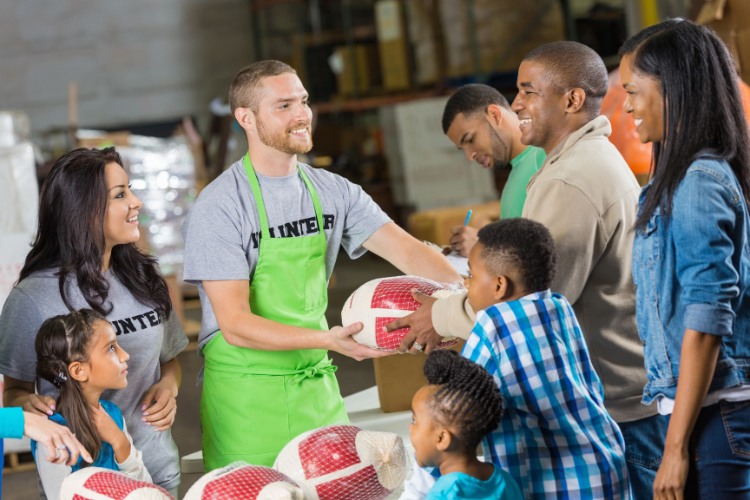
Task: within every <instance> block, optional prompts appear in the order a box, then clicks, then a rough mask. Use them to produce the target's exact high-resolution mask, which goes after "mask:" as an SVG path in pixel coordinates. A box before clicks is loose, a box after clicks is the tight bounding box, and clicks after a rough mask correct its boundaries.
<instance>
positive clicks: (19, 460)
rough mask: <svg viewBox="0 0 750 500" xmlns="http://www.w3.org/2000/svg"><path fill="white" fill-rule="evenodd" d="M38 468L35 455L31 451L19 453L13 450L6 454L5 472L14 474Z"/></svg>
mask: <svg viewBox="0 0 750 500" xmlns="http://www.w3.org/2000/svg"><path fill="white" fill-rule="evenodd" d="M34 469H36V464H35V463H34V457H33V456H32V455H31V452H26V453H19V452H15V451H12V452H10V453H6V454H5V467H3V474H13V473H14V472H26V471H29V470H34Z"/></svg>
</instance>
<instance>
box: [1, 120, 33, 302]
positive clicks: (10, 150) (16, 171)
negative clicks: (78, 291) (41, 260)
mask: <svg viewBox="0 0 750 500" xmlns="http://www.w3.org/2000/svg"><path fill="white" fill-rule="evenodd" d="M28 137H29V119H28V117H27V116H26V115H25V114H23V113H20V112H18V111H0V200H3V209H2V210H0V307H2V304H3V303H4V302H5V299H6V298H7V296H8V293H10V289H11V288H12V286H13V283H15V281H16V280H17V279H18V274H19V272H20V271H21V267H22V266H23V262H24V260H25V258H26V254H27V253H28V252H29V244H30V243H31V241H32V239H33V238H34V233H35V232H36V224H37V209H38V205H39V187H38V184H37V180H36V163H35V161H34V148H33V146H32V144H31V142H29V140H28Z"/></svg>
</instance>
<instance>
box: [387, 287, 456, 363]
mask: <svg viewBox="0 0 750 500" xmlns="http://www.w3.org/2000/svg"><path fill="white" fill-rule="evenodd" d="M411 296H412V297H414V300H416V301H417V302H419V303H420V304H422V306H421V307H420V308H419V309H417V310H416V311H414V312H413V313H411V314H409V315H408V316H404V317H403V318H400V319H397V320H396V321H393V322H391V323H388V324H387V325H385V329H386V331H388V332H392V331H394V330H398V329H400V328H410V330H409V332H408V333H407V334H406V337H404V340H402V341H401V345H400V346H398V352H400V353H405V352H407V351H408V352H410V353H412V354H416V353H418V352H420V351H422V352H424V353H425V354H430V353H431V352H432V351H433V350H434V349H435V346H437V345H438V344H439V343H440V342H441V341H442V340H443V337H441V336H440V334H439V333H438V332H436V331H435V328H433V326H432V305H433V304H434V303H435V301H436V300H437V299H434V298H432V297H430V296H429V295H426V294H424V293H422V292H420V291H419V290H417V289H416V288H412V290H411ZM415 342H417V343H418V344H419V345H421V346H422V349H421V350H420V349H417V348H416V347H414V343H415Z"/></svg>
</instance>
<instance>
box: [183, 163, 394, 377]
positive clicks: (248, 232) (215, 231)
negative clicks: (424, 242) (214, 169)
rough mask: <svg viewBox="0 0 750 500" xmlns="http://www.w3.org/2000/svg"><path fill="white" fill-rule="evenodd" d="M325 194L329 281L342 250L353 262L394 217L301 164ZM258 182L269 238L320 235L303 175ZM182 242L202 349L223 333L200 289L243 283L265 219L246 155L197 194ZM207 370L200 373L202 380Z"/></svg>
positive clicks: (345, 184) (338, 180) (352, 187)
mask: <svg viewBox="0 0 750 500" xmlns="http://www.w3.org/2000/svg"><path fill="white" fill-rule="evenodd" d="M299 166H300V167H301V168H302V169H304V171H305V174H307V177H308V178H309V179H310V182H311V183H312V185H313V187H314V188H315V192H316V193H317V194H318V198H320V204H321V206H322V209H323V230H324V232H325V235H326V243H327V245H328V247H327V248H326V278H330V277H331V273H332V272H333V266H334V264H335V263H336V256H337V255H338V252H339V247H343V248H344V250H346V252H347V253H348V254H349V256H350V257H352V258H353V259H356V258H357V257H360V256H362V255H363V254H364V253H365V252H366V250H365V249H364V248H363V247H362V244H363V243H364V242H365V240H367V238H369V237H370V236H372V233H374V232H375V231H377V230H378V229H379V228H380V227H382V226H383V225H384V224H386V223H388V222H390V221H391V219H390V218H389V217H388V216H387V215H386V214H385V212H383V210H381V209H380V207H379V206H378V205H377V204H376V203H375V202H374V201H372V198H370V196H369V195H368V194H367V193H365V192H364V191H363V190H362V188H361V187H359V186H357V185H356V184H352V183H351V182H349V181H347V180H346V179H344V178H343V177H341V176H339V175H336V174H333V173H331V172H328V171H326V170H322V169H316V168H313V167H310V166H309V165H305V164H300V165H299ZM258 184H260V192H261V196H262V197H263V203H264V205H265V207H266V214H267V216H268V225H269V232H270V233H271V237H272V238H279V237H281V238H289V237H298V236H307V235H311V234H317V233H319V232H320V228H319V227H318V221H317V220H316V218H315V207H314V206H313V202H312V197H311V196H310V194H309V191H308V189H307V186H306V185H305V182H304V180H303V179H302V176H301V175H299V172H295V173H293V174H291V175H288V176H285V177H268V176H265V175H260V174H258ZM182 236H183V238H184V239H185V265H184V279H185V281H187V282H188V283H193V284H195V285H198V290H199V294H200V299H201V306H202V308H203V320H202V325H201V332H200V337H199V339H198V349H199V352H200V350H202V349H203V346H205V345H206V344H207V343H208V342H209V341H210V340H211V339H212V338H213V336H214V335H215V334H216V332H217V331H219V324H218V323H217V322H216V316H215V315H214V311H213V309H212V308H211V302H210V301H209V300H208V297H207V296H206V293H205V291H204V290H203V284H202V281H203V280H246V279H249V278H251V276H252V274H253V273H254V272H255V266H256V264H257V263H258V254H259V250H258V248H259V242H260V219H259V218H258V210H257V207H256V204H255V197H254V196H253V192H252V189H251V188H250V182H249V181H248V179H247V173H246V172H245V166H244V164H243V163H242V160H240V161H238V162H236V163H234V164H233V165H232V166H231V167H229V168H228V169H227V170H226V171H225V172H224V173H223V174H221V175H220V176H219V177H218V178H216V180H215V181H213V182H212V183H211V184H209V185H208V186H207V187H206V188H205V189H204V190H203V191H202V192H201V194H200V196H198V200H197V201H196V203H195V205H194V206H193V208H192V209H191V210H190V213H189V214H188V216H187V219H186V220H185V224H184V225H183V226H182ZM202 377H203V371H202V370H201V373H200V375H199V377H198V380H199V383H200V381H201V380H202Z"/></svg>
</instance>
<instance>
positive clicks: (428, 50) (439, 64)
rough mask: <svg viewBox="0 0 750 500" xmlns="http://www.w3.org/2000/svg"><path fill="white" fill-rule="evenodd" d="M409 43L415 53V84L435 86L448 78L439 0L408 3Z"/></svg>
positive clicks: (409, 0)
mask: <svg viewBox="0 0 750 500" xmlns="http://www.w3.org/2000/svg"><path fill="white" fill-rule="evenodd" d="M406 8H407V12H408V13H409V16H408V18H409V40H410V42H411V46H412V50H413V51H414V81H415V83H416V85H434V84H436V83H438V82H441V81H442V80H443V79H444V78H445V42H444V40H443V30H442V27H441V25H440V11H439V8H438V0H406Z"/></svg>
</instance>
